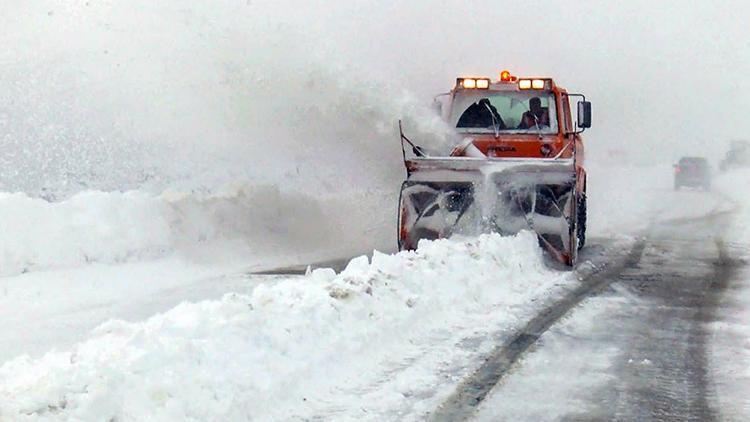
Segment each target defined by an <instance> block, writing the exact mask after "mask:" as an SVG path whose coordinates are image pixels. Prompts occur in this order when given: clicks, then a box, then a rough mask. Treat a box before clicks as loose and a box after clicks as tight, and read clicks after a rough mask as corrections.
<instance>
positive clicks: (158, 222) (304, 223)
mask: <svg viewBox="0 0 750 422" xmlns="http://www.w3.org/2000/svg"><path fill="white" fill-rule="evenodd" d="M386 201H389V202H390V201H395V199H392V198H390V196H389V195H388V193H387V191H386V190H384V191H360V192H337V193H336V194H331V195H320V194H318V195H315V196H313V195H309V194H305V193H299V192H294V191H285V190H281V189H279V188H278V187H277V186H274V185H260V186H256V185H248V184H235V185H227V186H225V187H224V188H222V189H221V190H219V191H217V192H215V193H210V194H200V193H190V192H187V193H183V192H176V191H172V192H170V191H166V192H165V193H162V194H161V195H153V194H149V193H146V192H142V191H132V192H125V193H120V192H99V191H88V192H82V193H79V194H77V195H75V196H73V197H71V198H69V199H66V200H64V201H61V202H48V201H45V200H43V199H38V198H32V197H30V196H28V195H26V194H23V193H15V194H10V193H2V192H0V233H2V234H3V235H2V237H0V276H7V275H14V274H20V273H23V272H28V271H34V270H43V269H53V268H61V267H76V266H80V265H84V264H89V263H93V262H97V263H107V264H111V263H120V262H126V261H140V260H148V259H155V258H162V257H165V256H170V255H173V254H175V253H179V254H182V255H186V256H189V257H190V258H194V259H195V260H198V261H202V262H212V263H222V262H224V263H226V261H227V260H232V259H234V260H236V261H237V262H244V263H245V264H246V265H247V264H248V263H257V262H258V260H259V259H261V258H264V257H269V256H275V255H279V256H281V255H284V256H288V257H290V256H294V255H295V254H300V253H311V252H314V251H316V250H318V251H320V250H327V251H328V252H329V253H339V254H354V253H360V252H362V251H363V250H367V249H369V248H372V247H380V248H383V247H386V245H390V244H391V243H393V241H392V239H390V236H388V238H387V239H386V236H385V235H380V236H378V234H381V233H383V232H385V230H382V228H383V227H388V226H389V225H390V224H389V223H391V224H392V221H391V220H393V216H392V208H387V209H386V208H385V207H382V208H381V209H373V207H372V206H371V205H370V204H372V203H382V202H386ZM344 217H346V218H344ZM373 231H376V232H377V233H375V234H373V233H372V232H373ZM391 233H392V232H391V231H388V235H390V234H391ZM354 251H356V252H354ZM349 256H351V255H349Z"/></svg>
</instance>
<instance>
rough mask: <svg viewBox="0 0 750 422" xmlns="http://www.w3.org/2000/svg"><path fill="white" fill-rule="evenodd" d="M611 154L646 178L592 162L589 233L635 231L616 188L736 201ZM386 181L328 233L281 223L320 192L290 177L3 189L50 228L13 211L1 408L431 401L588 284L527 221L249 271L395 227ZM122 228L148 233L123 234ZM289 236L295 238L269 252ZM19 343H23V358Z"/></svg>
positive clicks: (260, 407)
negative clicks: (162, 188) (500, 230)
mask: <svg viewBox="0 0 750 422" xmlns="http://www.w3.org/2000/svg"><path fill="white" fill-rule="evenodd" d="M610 170H611V171H612V172H613V173H615V174H617V173H618V172H619V174H622V175H623V178H622V181H621V183H622V184H623V185H624V184H626V183H627V184H628V186H629V188H631V190H626V192H630V193H627V194H623V195H621V196H615V197H613V196H612V195H611V192H608V190H607V189H603V186H604V185H603V184H599V183H596V182H594V180H600V178H601V177H603V175H602V174H603V173H604V169H597V168H596V167H594V168H592V169H590V181H591V182H590V185H589V198H590V207H591V210H592V212H591V214H590V219H589V221H591V224H592V226H591V227H592V233H593V235H594V236H608V237H610V238H611V237H612V236H615V237H617V238H619V239H620V240H622V241H625V242H626V243H627V240H628V239H629V238H631V237H632V235H633V234H634V233H633V232H632V231H631V232H627V231H624V230H620V229H616V230H613V231H608V230H607V228H608V227H612V223H610V224H603V223H602V222H601V220H604V221H612V220H607V219H611V218H614V216H616V215H618V213H620V214H619V215H623V216H625V214H622V213H621V208H622V207H625V206H627V203H628V202H629V201H633V200H636V198H637V197H638V196H639V195H644V192H645V194H646V195H648V197H649V198H655V199H656V198H658V197H661V198H662V199H665V198H666V199H667V201H661V202H657V201H656V200H655V201H654V205H656V204H659V206H660V207H662V208H660V218H680V217H689V216H694V215H699V214H700V213H708V212H713V211H715V210H716V209H717V207H721V206H722V204H723V203H724V201H723V198H722V197H721V196H718V195H711V194H708V195H707V194H705V193H702V192H698V191H687V192H676V193H675V192H673V191H672V190H671V189H670V187H669V182H671V179H670V176H671V173H667V174H668V175H667V176H664V170H665V169H664V168H661V167H657V168H649V167H644V168H639V169H638V172H639V173H638V174H643V173H644V172H646V173H647V174H648V175H649V178H650V179H655V178H664V179H665V183H664V186H660V185H656V188H652V187H651V185H650V183H651V180H649V178H635V179H633V178H631V179H630V180H625V179H626V178H625V176H626V175H628V174H632V173H631V172H632V171H633V169H630V168H626V169H610ZM666 171H667V172H668V171H669V169H666ZM618 180H619V179H618ZM639 180H640V181H641V182H640V183H641V185H640V187H639V186H637V183H638V181H639ZM634 181H635V183H634ZM258 195H262V196H263V201H265V202H269V203H272V204H273V203H275V204H279V205H278V207H276V209H275V211H264V213H263V214H257V213H258V212H260V211H258V210H256V209H254V208H253V207H252V204H255V203H256V201H257V200H258ZM384 196H386V195H385V194H379V195H378V194H377V193H372V192H370V193H369V194H366V195H362V196H360V197H358V198H357V199H358V200H356V201H354V200H351V201H342V202H341V204H340V207H339V208H338V209H339V212H340V213H341V214H340V217H339V216H336V215H331V214H327V215H317V216H315V217H314V218H312V219H308V220H307V221H316V224H314V225H312V227H311V228H310V227H309V226H305V227H308V229H321V230H323V228H325V230H327V231H328V233H329V234H336V235H337V236H333V235H332V236H329V237H325V236H322V237H320V238H318V242H320V243H319V244H317V245H316V244H314V243H313V244H310V243H308V244H300V243H299V242H302V241H305V240H307V241H308V242H310V241H311V239H315V236H314V235H311V234H307V235H305V236H303V237H304V238H300V239H299V240H298V241H295V240H294V238H292V239H291V240H290V239H289V237H288V235H294V232H289V233H288V235H287V236H273V234H274V230H280V229H283V228H284V227H285V225H286V226H289V225H292V226H293V225H294V224H295V223H297V220H296V219H297V218H303V217H304V216H302V215H299V214H297V211H296V210H298V209H303V210H305V211H309V209H310V208H311V206H312V208H313V209H314V208H315V205H316V203H315V200H314V199H311V198H308V197H304V196H289V195H285V194H282V193H280V192H278V191H276V190H269V189H265V190H264V189H256V190H245V191H242V190H234V191H229V193H227V194H225V195H223V196H217V195H215V196H210V197H196V196H195V195H176V194H170V193H165V194H163V195H160V196H153V195H145V194H141V193H137V192H133V193H127V194H116V193H113V194H103V193H88V194H81V195H77V196H74V197H72V198H71V199H69V200H67V201H63V202H59V203H47V202H44V201H40V200H33V199H30V198H28V197H25V196H23V195H6V196H5V197H3V199H4V200H6V201H8V204H12V205H15V206H17V207H19V208H17V209H16V210H15V211H18V210H20V209H21V208H20V207H26V208H28V212H27V214H29V215H30V216H37V217H38V220H40V221H43V222H44V224H46V229H47V230H46V231H45V230H38V231H34V224H33V221H35V219H32V218H27V219H24V218H22V217H19V215H20V216H23V214H24V213H22V212H14V213H11V214H9V216H11V217H14V218H16V221H15V222H14V223H15V226H14V225H9V226H8V229H9V230H12V229H13V227H17V229H16V230H17V231H16V232H15V233H17V235H16V236H14V237H10V238H9V239H13V238H18V237H19V236H21V233H26V234H27V237H26V238H25V239H26V240H24V241H16V242H15V243H13V242H11V241H10V240H8V241H6V243H4V248H5V249H4V250H5V251H6V253H5V257H6V258H5V259H6V260H7V261H6V262H10V263H12V264H13V265H14V266H15V267H11V266H9V267H8V268H15V271H12V270H9V271H8V272H9V273H11V274H13V273H15V274H16V275H12V276H7V277H4V278H3V279H2V282H1V286H2V289H3V290H2V291H3V294H4V297H3V301H2V304H3V307H2V308H1V309H2V318H0V321H2V324H3V328H4V334H3V336H2V337H0V339H1V342H2V343H3V344H7V345H8V347H7V349H5V351H4V352H5V353H4V355H3V356H2V358H3V360H4V361H6V362H5V363H4V364H3V365H2V367H0V368H1V369H0V389H2V391H0V393H2V395H3V396H4V397H8V398H11V399H8V400H6V401H4V402H3V404H1V405H0V406H3V407H0V409H2V412H4V413H0V415H12V417H16V416H19V415H27V414H30V415H28V417H29V418H30V419H34V418H38V417H41V416H44V417H48V418H50V419H65V418H67V417H81V418H84V419H85V418H86V416H88V415H93V414H97V415H99V414H106V415H111V416H116V417H118V418H123V419H131V420H132V419H139V418H140V417H142V416H144V415H150V414H153V415H159V416H161V417H162V418H164V419H175V418H183V417H194V418H197V419H204V418H208V417H210V416H212V415H213V416H216V415H222V416H226V417H227V418H233V417H235V418H247V417H253V418H257V419H264V418H266V417H267V418H287V417H293V416H298V417H302V418H304V417H313V416H321V417H323V418H326V417H337V418H339V419H361V418H366V419H368V418H369V419H371V420H377V419H381V418H391V419H392V418H402V417H407V418H408V417H411V418H418V417H419V415H423V414H424V413H426V412H428V411H429V410H431V409H432V408H434V407H435V406H436V405H437V404H439V403H440V400H441V398H444V397H445V396H446V395H447V394H449V393H450V392H451V388H452V387H453V386H454V385H455V383H456V382H458V380H460V378H461V377H462V376H463V375H466V374H468V373H469V372H470V371H471V370H472V369H473V368H474V367H476V365H478V364H479V360H478V359H479V356H480V355H481V353H482V352H486V351H487V350H489V349H490V348H491V347H492V346H493V344H495V342H496V341H498V338H501V337H502V333H504V332H508V331H509V330H512V329H513V328H514V327H516V326H518V325H519V324H521V323H523V322H524V321H526V320H527V319H528V318H529V317H530V316H531V315H533V314H534V312H535V311H536V310H538V309H539V307H540V306H541V305H542V304H543V303H545V302H547V301H549V300H554V298H555V297H557V295H559V294H560V292H561V289H564V288H570V287H571V286H572V285H574V284H575V280H574V279H573V278H571V277H570V274H568V273H565V272H559V271H554V270H550V269H547V268H545V266H544V264H543V260H542V255H541V251H540V249H539V248H538V246H537V245H536V242H535V241H534V239H533V236H530V235H528V234H522V235H519V236H518V237H516V238H501V237H498V236H485V237H483V238H481V239H480V240H466V241H462V240H455V241H440V242H434V243H426V244H425V245H424V246H423V248H422V249H421V250H420V251H419V252H418V253H416V254H414V253H401V254H398V255H384V254H376V255H375V257H374V258H373V261H372V263H368V262H367V261H366V259H365V258H359V259H357V260H355V261H353V262H352V263H351V264H350V266H349V268H348V269H347V270H346V271H344V272H343V273H342V274H340V275H335V274H334V273H333V272H332V271H326V270H318V271H316V272H314V273H313V274H310V275H309V276H306V277H291V278H287V279H283V280H280V279H278V278H270V279H269V278H268V277H258V276H249V275H248V274H247V269H248V268H249V267H252V266H253V265H255V269H261V268H260V266H261V265H266V266H273V265H272V264H276V265H287V264H297V263H301V262H310V260H314V259H326V258H331V257H335V256H341V255H340V254H344V255H345V254H347V253H354V252H355V251H356V250H357V249H358V248H359V249H362V248H366V247H368V246H371V245H372V244H373V243H372V242H373V241H374V239H379V238H382V239H384V242H385V241H387V239H388V238H389V237H390V233H392V231H391V227H390V226H391V224H392V223H388V221H387V218H388V217H387V216H386V215H385V213H383V214H384V215H383V216H382V217H380V218H375V219H373V218H372V214H371V213H370V212H369V211H371V210H373V209H374V208H375V207H376V205H377V204H381V205H382V203H383V202H384V201H387V200H389V199H388V198H386V199H384V198H383V197H384ZM269 197H270V198H272V200H269V199H268V198H269ZM391 200H392V201H393V203H395V198H393V199H391ZM311 204H312V205H311ZM352 204H356V206H355V207H353V205H352ZM670 204H671V206H670ZM686 204H687V205H688V206H685V205H686ZM347 206H348V207H349V208H347ZM352 207H353V208H352ZM9 208H11V207H10V206H9ZM328 209H330V208H328ZM653 209H654V208H648V207H645V206H644V208H643V210H642V211H641V212H637V213H634V214H629V215H627V216H625V217H626V218H629V219H630V220H628V221H630V222H631V224H634V225H635V227H636V228H638V229H640V228H643V227H645V226H644V225H637V224H636V222H637V221H648V220H649V217H648V215H649V214H650V213H651V211H652V210H653ZM253 212H255V213H256V214H253ZM301 214H302V213H301ZM307 215H309V212H308V213H307ZM313 215H314V214H313ZM264 221H267V222H268V225H267V226H266V225H263V224H260V222H264ZM278 221H281V222H282V223H281V224H279V223H278ZM124 222H126V224H123V223H124ZM357 222H359V227H358V228H359V230H361V231H360V232H359V233H358V234H357V235H356V236H353V237H352V238H349V241H348V242H345V241H343V240H342V239H345V238H344V237H342V236H343V235H342V233H346V232H345V231H344V228H347V226H345V224H349V225H350V226H349V227H351V226H357V224H356V223H357ZM368 222H369V223H368ZM339 223H341V224H342V226H338V227H334V226H335V225H336V224H339ZM24 224H25V225H24ZM277 224H278V225H277ZM298 224H299V223H298ZM367 224H372V226H367ZM622 227H627V226H626V225H623V226H622ZM46 232H49V233H57V234H56V235H50V236H48V239H56V241H54V242H52V241H50V242H45V237H44V233H46ZM120 236H135V237H134V238H133V239H131V240H130V241H129V242H118V241H117V239H118V238H119V237H120ZM378 236H380V237H378ZM69 239H75V242H72V244H69V243H66V242H67V240H69ZM284 239H286V240H287V242H288V243H286V244H280V245H279V244H274V243H267V242H279V241H282V240H284ZM34 242H36V243H34ZM326 242H328V243H326ZM29 245H31V246H29ZM35 245H36V246H35ZM34 246H35V247H34ZM42 246H44V247H42ZM316 246H318V247H316ZM295 247H298V249H294V248H295ZM266 248H268V249H266ZM274 248H276V249H274ZM283 250H286V251H295V250H298V251H299V252H297V253H296V254H295V253H293V252H292V253H287V254H276V255H274V254H273V252H274V251H283ZM37 251H40V252H37ZM269 251H270V252H269ZM198 252H200V253H198ZM254 253H256V254H257V255H253V254H254ZM326 254H328V255H327V256H326ZM336 254H339V255H336ZM24 271H25V273H22V274H18V273H19V272H24ZM225 294H226V295H225ZM61 297H62V298H66V299H64V300H60V298H61ZM182 301H188V302H186V303H183V304H179V303H180V302H182ZM178 304H179V306H176V305H178ZM175 306H176V307H175ZM152 315H153V316H152ZM110 319H114V320H113V321H109V322H107V321H108V320H110ZM125 321H128V322H125ZM100 324H101V325H100ZM95 327H96V328H95ZM94 328H95V329H94ZM92 329H93V331H90V330H92ZM498 333H499V334H498ZM498 336H500V337H498ZM51 349H56V350H53V351H50V352H49V353H47V354H46V355H44V353H45V352H47V351H48V350H51ZM22 354H26V355H28V356H25V357H24V356H22V357H18V358H15V357H16V356H18V355H22ZM238 375H241V376H238ZM183 379H193V380H194V383H193V384H191V385H187V386H186V385H184V383H181V382H179V380H183ZM136 385H138V386H143V388H137V389H136V388H135V386H136ZM136 390H137V394H134V393H135V392H136ZM282 392H283V393H282ZM259 397H263V399H262V400H260V399H259ZM19 417H20V416H19Z"/></svg>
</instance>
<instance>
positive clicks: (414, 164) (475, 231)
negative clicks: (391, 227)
mask: <svg viewBox="0 0 750 422" xmlns="http://www.w3.org/2000/svg"><path fill="white" fill-rule="evenodd" d="M406 164H407V170H408V174H409V176H408V178H407V180H406V181H405V182H404V183H403V184H402V186H401V196H400V201H399V203H400V204H399V233H398V235H399V236H398V239H399V249H401V250H405V249H414V248H416V247H417V244H418V242H419V240H421V239H438V238H446V237H450V236H452V235H454V234H458V235H468V236H476V235H479V234H481V233H492V232H494V233H500V234H502V235H512V234H516V233H518V232H520V231H522V230H532V231H534V232H535V233H536V234H537V236H538V238H539V243H540V244H541V245H542V246H543V247H544V248H545V249H546V250H547V251H548V252H549V253H550V254H551V255H552V256H553V257H554V258H555V259H557V260H559V261H561V262H563V263H565V264H567V265H574V264H575V260H576V257H577V250H578V247H577V243H578V242H577V221H576V212H577V207H576V204H577V202H576V201H577V195H576V192H577V189H576V173H575V163H574V160H573V159H489V160H488V159H477V158H467V157H452V158H415V159H412V160H408V161H407V162H406Z"/></svg>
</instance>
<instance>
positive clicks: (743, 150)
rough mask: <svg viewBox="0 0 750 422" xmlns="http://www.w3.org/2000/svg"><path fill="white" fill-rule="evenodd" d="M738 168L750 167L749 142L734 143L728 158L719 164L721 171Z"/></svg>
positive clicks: (728, 152) (730, 147)
mask: <svg viewBox="0 0 750 422" xmlns="http://www.w3.org/2000/svg"><path fill="white" fill-rule="evenodd" d="M738 167H750V142H748V141H733V142H732V144H731V145H730V146H729V151H727V154H726V156H725V157H724V159H723V160H721V163H719V170H721V171H727V170H731V169H733V168H738Z"/></svg>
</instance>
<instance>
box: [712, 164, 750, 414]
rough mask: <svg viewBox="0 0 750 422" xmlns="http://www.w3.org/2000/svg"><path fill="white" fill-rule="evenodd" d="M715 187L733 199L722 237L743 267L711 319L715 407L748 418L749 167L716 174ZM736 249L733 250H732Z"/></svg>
mask: <svg viewBox="0 0 750 422" xmlns="http://www.w3.org/2000/svg"><path fill="white" fill-rule="evenodd" d="M717 179H718V180H717V182H718V183H717V185H718V186H717V188H718V189H719V190H720V191H721V192H723V193H724V194H725V195H727V196H728V197H729V198H731V199H732V200H734V201H735V203H736V206H737V208H736V210H735V211H736V213H735V219H734V224H733V225H732V227H731V230H730V233H728V234H727V235H726V236H725V238H724V240H725V241H727V242H731V250H732V251H741V253H742V252H744V256H731V257H730V258H732V259H736V260H738V261H739V265H741V266H742V267H741V268H740V270H739V271H738V274H736V275H735V277H734V280H733V281H732V282H731V283H730V285H729V288H728V289H727V291H726V293H725V294H724V297H723V299H722V307H723V309H722V311H721V313H720V315H719V317H720V321H717V322H713V323H712V324H711V325H710V329H711V330H712V331H713V342H712V344H711V355H710V359H709V363H710V366H711V369H712V372H713V374H714V388H715V390H716V393H717V394H716V396H717V398H716V401H717V402H718V403H717V404H718V406H717V409H718V410H719V413H720V415H721V416H722V418H723V419H726V420H747V418H748V415H750V271H748V269H747V267H746V263H747V262H748V260H750V227H748V221H750V170H747V169H743V170H734V171H730V172H727V173H726V174H723V175H721V176H720V177H718V178H717ZM735 253H736V252H735Z"/></svg>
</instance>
